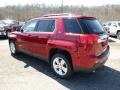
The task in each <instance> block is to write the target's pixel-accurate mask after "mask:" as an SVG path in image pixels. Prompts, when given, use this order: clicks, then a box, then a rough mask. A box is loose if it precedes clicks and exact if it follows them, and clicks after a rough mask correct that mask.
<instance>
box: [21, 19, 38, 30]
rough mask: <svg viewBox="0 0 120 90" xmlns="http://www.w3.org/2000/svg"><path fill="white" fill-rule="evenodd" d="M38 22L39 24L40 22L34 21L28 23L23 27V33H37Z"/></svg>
mask: <svg viewBox="0 0 120 90" xmlns="http://www.w3.org/2000/svg"><path fill="white" fill-rule="evenodd" d="M37 22H38V20H33V21H30V22H28V23H27V24H25V26H24V27H23V31H24V32H33V31H35V27H36V24H37Z"/></svg>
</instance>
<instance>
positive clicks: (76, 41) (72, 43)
mask: <svg viewBox="0 0 120 90" xmlns="http://www.w3.org/2000/svg"><path fill="white" fill-rule="evenodd" d="M72 17H74V18H82V19H86V18H91V19H95V18H94V17H85V16H72ZM72 17H71V18H72ZM43 18H45V19H51V18H52V19H55V20H56V28H55V30H54V32H31V33H30V32H28V33H27V32H26V33H24V32H13V33H12V35H11V36H10V37H9V38H11V39H13V40H16V41H15V42H16V45H17V47H18V48H19V49H24V50H26V51H30V52H32V53H34V54H37V55H39V56H42V57H44V58H46V59H47V60H49V55H50V50H51V49H53V48H57V49H60V50H64V51H67V52H68V53H69V54H70V55H71V58H72V65H73V68H74V69H91V68H94V66H95V65H96V63H102V62H104V61H106V60H107V58H108V54H107V55H104V56H103V57H99V56H100V55H101V54H102V53H103V52H105V51H104V50H105V49H106V48H109V45H108V39H106V40H105V41H103V42H100V43H98V39H100V36H99V35H96V34H73V33H66V32H65V30H64V24H63V18H68V16H58V17H57V16H55V17H41V18H36V19H37V20H40V19H43ZM33 20H34V19H33ZM13 36H14V37H13ZM14 38H15V39H14ZM108 52H109V51H108Z"/></svg>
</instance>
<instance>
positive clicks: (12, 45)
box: [9, 41, 17, 55]
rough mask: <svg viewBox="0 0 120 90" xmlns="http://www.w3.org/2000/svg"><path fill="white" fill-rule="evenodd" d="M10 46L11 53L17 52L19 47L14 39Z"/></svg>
mask: <svg viewBox="0 0 120 90" xmlns="http://www.w3.org/2000/svg"><path fill="white" fill-rule="evenodd" d="M9 47H10V51H11V54H13V55H15V54H17V48H16V45H15V43H14V42H13V41H10V43H9Z"/></svg>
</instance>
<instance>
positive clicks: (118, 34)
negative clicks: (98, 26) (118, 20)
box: [117, 32, 120, 40]
mask: <svg viewBox="0 0 120 90" xmlns="http://www.w3.org/2000/svg"><path fill="white" fill-rule="evenodd" d="M117 39H119V40H120V32H118V33H117Z"/></svg>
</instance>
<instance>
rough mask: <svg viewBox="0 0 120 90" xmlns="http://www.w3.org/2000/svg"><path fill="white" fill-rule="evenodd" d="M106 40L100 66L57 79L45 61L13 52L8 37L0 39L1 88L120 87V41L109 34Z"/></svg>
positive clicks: (66, 89) (117, 89) (83, 89)
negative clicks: (106, 55)
mask: <svg viewBox="0 0 120 90" xmlns="http://www.w3.org/2000/svg"><path fill="white" fill-rule="evenodd" d="M109 44H110V57H109V59H108V61H107V62H106V64H105V66H104V67H103V68H101V69H100V70H98V71H96V72H95V73H91V74H86V73H81V72H79V73H75V74H74V75H73V76H72V78H71V79H60V78H58V77H57V76H56V75H55V74H54V73H53V71H52V70H51V68H50V66H49V64H48V63H46V62H43V61H41V60H39V59H37V58H34V57H30V56H28V55H26V54H19V55H17V56H12V55H11V54H10V50H9V46H8V41H7V39H0V90H120V43H119V41H115V40H113V38H112V39H111V38H110V40H109Z"/></svg>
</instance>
